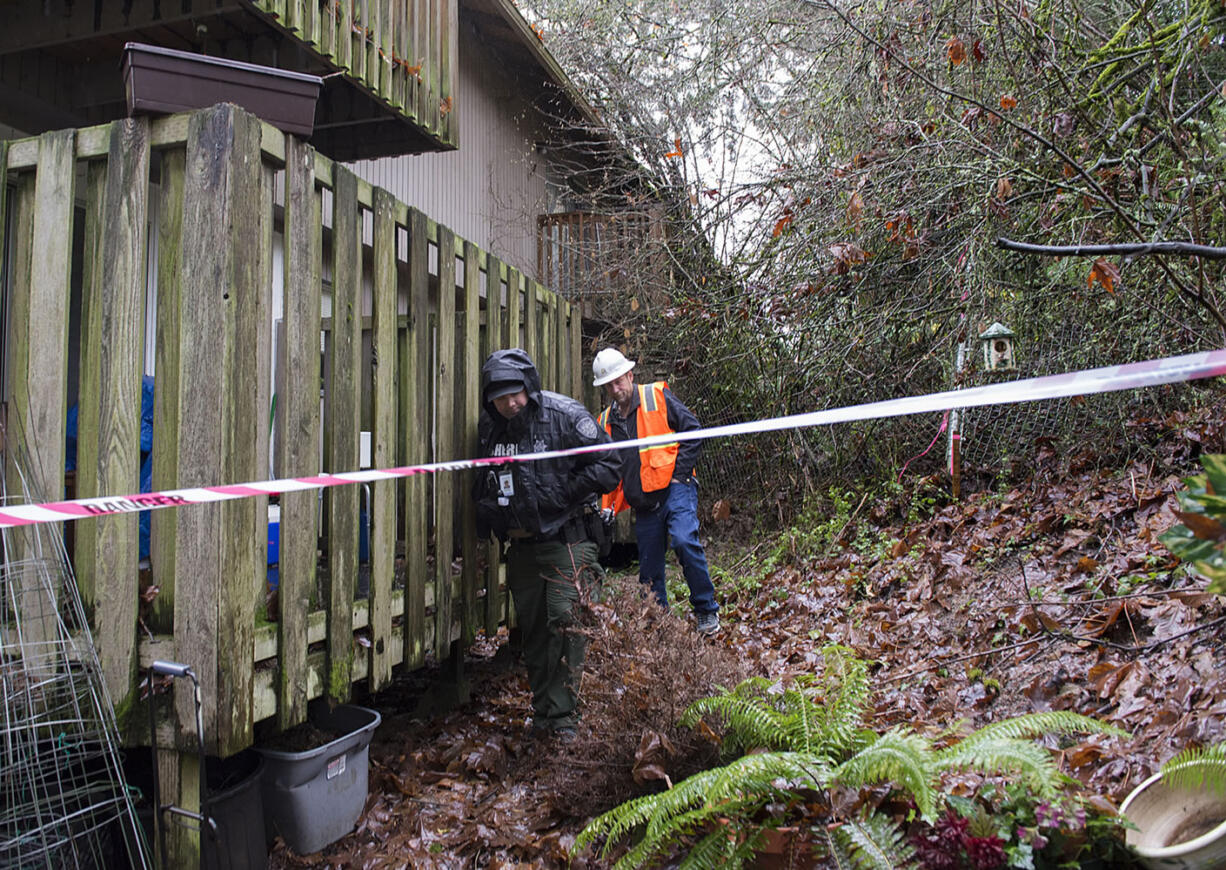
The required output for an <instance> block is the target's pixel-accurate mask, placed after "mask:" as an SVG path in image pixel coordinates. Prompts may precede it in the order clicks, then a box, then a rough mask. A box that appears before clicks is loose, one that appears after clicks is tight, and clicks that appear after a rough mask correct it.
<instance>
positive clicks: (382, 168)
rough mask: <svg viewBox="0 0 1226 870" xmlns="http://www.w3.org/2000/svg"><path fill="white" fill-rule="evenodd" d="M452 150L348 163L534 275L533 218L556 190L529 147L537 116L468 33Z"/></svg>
mask: <svg viewBox="0 0 1226 870" xmlns="http://www.w3.org/2000/svg"><path fill="white" fill-rule="evenodd" d="M459 55H460V64H459V75H458V79H459V82H458V89H459V93H458V96H457V100H456V105H457V107H458V109H459V111H458V119H459V121H460V125H461V128H460V131H459V137H458V138H459V143H460V147H459V149H458V150H456V151H446V152H440V153H431V154H415V155H405V156H401V157H388V158H383V159H379V160H362V161H358V162H357V163H354V164H351V166H352V168H353V170H354V172H355V173H357V175H359V176H360V177H362V178H364V179H366V180H367V181H369V182H371V183H372V184H375V185H377V186H379V187H383V188H386V189H387V190H389V191H390V192H391V193H392V194H393V195H394V196H395V197H396V198H397V199H400V200H402V201H403V202H406V203H408V204H409V205H412V206H414V207H416V208H418V209H421V210H422V211H423V212H425V213H426V214H428V215H430V217H431V218H432V219H434V220H437V221H438V222H439V223H441V224H445V225H446V226H448V227H450V228H451V229H453V230H454V231H455V232H456V233H457V234H459V235H460V236H462V237H463V238H464V239H466V240H468V241H471V242H473V243H475V244H476V245H478V246H479V247H481V248H484V249H485V250H487V251H490V252H491V253H493V254H495V255H497V256H498V257H499V258H501V259H502V260H503V261H504V262H506V263H508V264H510V265H513V266H515V267H516V268H518V269H519V270H520V271H522V272H523V273H524V274H527V275H531V276H532V277H534V278H535V277H538V276H537V274H536V235H535V227H536V217H537V215H539V214H542V213H546V212H550V211H553V210H554V202H553V200H554V198H555V197H556V191H557V187H556V185H547V184H546V161H545V159H544V156H543V155H542V154H541V153H540V152H538V151H536V150H535V149H534V143H535V142H537V141H540V140H542V139H544V138H546V135H547V134H546V131H545V128H544V125H543V124H542V123H541V119H540V115H539V113H538V112H537V110H536V109H535V108H533V107H532V105H531V104H529V103H528V102H527V101H526V100H525V99H524V98H523V96H522V94H521V92H520V91H519V90H518V88H517V86H516V83H515V80H514V79H513V78H512V76H511V75H509V74H508V72H507V70H506V69H504V68H503V67H502V66H501V65H500V64H499V63H498V60H497V56H496V55H495V54H494V53H493V52H492V51H491V49H490V48H489V47H488V46H487V45H485V44H483V43H482V42H481V40H480V36H479V34H477V33H476V32H475V31H474V29H473V28H472V27H471V26H466V27H463V28H462V29H461V32H460V34H459Z"/></svg>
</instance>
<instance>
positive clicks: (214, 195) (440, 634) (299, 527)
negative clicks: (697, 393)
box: [0, 105, 581, 755]
mask: <svg viewBox="0 0 1226 870" xmlns="http://www.w3.org/2000/svg"><path fill="white" fill-rule="evenodd" d="M0 191H5V192H6V193H7V195H6V196H4V197H2V198H0V209H7V211H5V212H0V227H5V228H6V229H7V238H6V244H5V245H4V246H3V247H0V256H4V257H5V258H6V259H5V261H4V262H2V263H0V275H5V274H7V276H8V281H7V294H8V300H7V301H8V309H7V311H8V313H7V321H6V324H5V338H6V342H7V356H6V380H7V383H6V391H5V398H6V401H7V403H8V411H9V425H8V431H7V433H6V435H7V437H8V438H9V439H18V440H19V441H20V444H21V446H22V448H23V449H24V450H25V451H26V452H27V453H28V455H29V457H30V458H29V465H30V468H27V469H26V473H27V475H30V476H31V477H32V482H33V485H34V488H35V489H36V491H38V492H40V493H42V494H43V497H53V496H54V495H56V494H59V493H62V492H64V489H65V479H66V475H65V471H64V467H65V446H64V445H65V417H66V412H67V410H68V408H69V406H70V405H71V404H72V403H73V402H75V403H76V406H77V409H78V437H77V445H78V448H77V472H76V477H75V492H76V495H77V496H82V497H83V496H92V495H108V494H111V495H123V494H130V493H135V492H136V491H137V490H138V469H139V464H140V461H141V456H140V450H139V441H140V389H141V377H142V374H143V372H144V371H145V370H146V369H147V368H148V366H147V363H146V355H147V354H148V353H149V350H147V348H151V349H152V353H153V356H154V363H155V365H154V375H155V379H156V380H155V400H154V410H153V449H152V461H153V481H152V488H153V490H155V491H157V490H164V489H170V488H177V487H189V486H200V485H211V484H220V483H239V482H246V481H258V480H263V479H268V478H270V477H301V476H309V475H315V474H317V473H319V472H320V470H321V463H322V470H323V471H324V472H340V471H351V470H355V469H357V468H358V467H359V459H360V441H361V434H362V433H363V432H369V433H370V443H371V464H372V465H373V467H376V468H380V467H390V466H398V465H405V464H412V463H421V462H426V461H433V460H443V459H449V458H455V457H464V456H470V455H473V453H474V452H475V449H476V419H477V415H478V411H479V406H478V402H479V399H478V392H477V390H478V384H479V367H480V364H481V362H482V360H483V359H484V356H485V355H486V354H487V353H488V352H489V351H490V350H492V349H496V348H498V347H504V346H512V345H520V346H523V347H524V348H526V349H527V350H528V352H529V353H530V354H532V356H533V358H534V359H535V360H536V361H537V364H538V366H539V368H540V370H541V374H542V379H543V381H544V384H545V386H546V387H548V388H553V389H559V390H561V391H564V392H569V393H572V394H575V393H577V392H578V390H579V386H580V366H579V364H578V360H579V358H580V336H581V330H580V312H579V310H578V308H577V307H572V306H571V305H570V304H569V303H568V302H566V301H565V300H563V299H561V298H559V297H557V296H555V295H554V294H552V293H551V292H549V291H548V290H546V289H545V288H544V287H542V286H540V285H539V284H537V283H536V282H535V281H532V280H529V279H526V277H525V276H524V275H522V274H521V273H520V272H518V271H517V270H516V269H514V268H511V267H510V266H507V265H506V264H504V263H501V262H499V261H498V259H497V258H496V257H495V256H493V255H492V254H489V253H487V252H484V251H481V250H479V249H477V248H476V247H475V246H474V245H472V244H471V243H469V242H466V241H464V240H463V239H460V238H458V237H457V236H456V235H455V234H454V233H452V232H451V231H450V230H449V229H447V227H445V226H440V225H438V224H436V223H434V222H432V221H431V220H430V219H429V218H427V217H426V216H425V215H423V214H422V213H421V212H419V211H416V210H415V209H413V208H411V207H409V206H408V205H406V204H405V203H402V202H398V201H396V200H395V199H394V198H393V197H392V196H391V195H390V194H389V193H387V192H386V191H385V190H382V189H380V188H374V187H372V186H371V185H369V184H367V183H365V182H364V181H362V180H361V179H359V178H358V177H357V176H356V175H354V174H353V173H352V172H351V171H350V170H349V169H347V168H345V167H344V166H343V165H340V164H335V163H333V162H332V161H330V160H328V159H326V158H324V157H322V156H321V155H319V154H317V153H315V152H314V150H313V149H312V148H310V147H309V146H307V145H305V144H303V143H302V142H300V141H298V140H296V139H294V138H292V137H289V136H286V135H284V134H282V133H280V132H279V131H277V130H276V129H274V128H273V127H271V126H269V125H267V124H265V123H262V122H261V121H259V120H258V119H256V118H255V117H253V116H251V115H249V114H247V113H245V112H244V111H242V110H241V109H237V108H236V107H233V106H228V105H220V106H215V107H213V108H212V109H208V110H202V111H200V112H195V113H192V114H190V115H177V116H172V117H167V118H161V119H157V120H153V121H152V122H151V121H149V120H148V119H135V120H134V119H129V120H124V121H117V122H115V123H113V124H109V125H105V126H99V127H92V128H87V129H80V130H63V131H57V132H51V133H46V134H44V135H42V136H39V137H38V138H34V139H25V140H18V141H13V142H7V143H0ZM74 238H75V239H76V241H77V245H76V250H77V254H76V255H75V256H74V245H73V240H74ZM274 267H275V274H274ZM325 305H326V306H327V308H326V311H325V308H324V306H325ZM78 307H79V315H77V314H75V313H74V312H76V311H77V310H78ZM275 312H279V314H280V316H279V317H276V318H274V313H275ZM78 317H79V321H78ZM78 322H79V327H78V326H75V325H74V326H73V328H72V331H73V332H74V333H79V339H77V340H74V342H73V343H72V344H71V346H70V342H69V335H70V324H77V323H78ZM147 336H149V340H148V341H147V338H146V337H147ZM72 384H75V385H76V389H75V395H72V392H73V391H72V390H71V389H70V386H71V385H72ZM274 390H275V405H274V402H273V393H274ZM274 406H275V412H274V411H273V410H272V408H273V407H274ZM270 431H271V432H273V433H274V435H273V436H272V440H273V449H272V451H271V452H272V454H273V460H272V463H273V466H274V467H273V468H270V467H269V465H270V457H269V454H270V449H269V443H270ZM6 455H7V454H6ZM9 479H10V480H12V479H13V478H12V475H11V472H10V477H9ZM469 489H470V482H469V476H468V475H467V474H455V473H443V474H438V475H434V476H426V475H415V476H413V477H411V478H408V479H405V480H391V481H378V482H374V483H372V484H369V498H368V501H364V500H362V499H361V498H360V496H361V495H362V494H363V493H362V491H361V488H360V487H359V486H357V485H346V486H339V487H333V488H329V489H327V490H324V491H323V496H322V498H321V495H320V491H318V490H313V491H305V492H295V493H286V494H283V495H282V496H281V497H280V514H281V526H280V529H281V533H280V565H279V600H278V607H277V611H278V612H277V613H276V614H275V621H270V620H269V619H267V618H266V616H267V614H265V612H264V604H265V601H264V594H263V591H264V588H265V578H266V570H267V568H266V561H267V557H266V541H267V534H266V532H267V525H266V524H267V513H266V505H267V500H268V499H267V497H266V496H260V495H255V496H253V497H250V498H244V499H239V500H234V501H226V502H220V503H217V504H206V505H195V506H188V507H182V508H169V509H163V510H158V511H155V512H154V513H153V515H152V534H151V548H150V567H149V571H148V575H149V576H148V580H147V585H146V586H145V587H144V588H143V589H142V586H141V580H140V576H141V572H140V571H138V525H137V515H136V514H125V515H119V516H113V517H103V518H96V519H87V520H80V521H76V522H74V523H73V524H72V525H73V527H72V529H71V531H72V533H73V534H72V537H73V538H74V540H75V552H74V564H75V569H76V573H77V577H78V584H79V587H80V589H81V591H82V594H83V596H84V600H85V603H86V606H87V609H88V612H89V613H90V614H91V617H92V624H93V629H94V637H95V641H96V643H97V647H98V650H99V654H100V657H101V661H102V666H103V669H104V672H105V676H106V680H107V684H108V686H109V687H110V691H111V695H112V697H113V698H114V699H115V701H116V708H117V710H118V712H119V714H120V720H121V724H122V723H123V722H124V721H125V720H127V721H128V722H129V727H128V728H127V730H126V732H125V736H126V738H127V739H128V740H129V741H136V740H139V739H142V737H147V735H146V734H145V733H144V731H142V726H141V723H142V721H147V720H143V719H142V718H141V717H143V716H144V715H145V713H144V710H145V708H144V705H143V704H141V703H139V701H138V699H139V694H140V692H139V688H138V684H139V678H140V676H141V668H142V666H143V665H147V664H148V662H149V661H151V660H152V659H154V658H162V659H173V660H177V661H182V662H185V663H188V664H190V665H191V666H192V667H193V668H194V670H195V671H196V673H197V674H198V675H199V676H200V678H201V683H202V689H203V693H204V709H205V732H206V737H207V740H208V744H209V748H210V750H211V751H213V752H215V753H217V754H219V755H229V754H231V753H233V752H235V751H237V750H239V749H242V748H243V747H245V746H248V745H250V744H251V742H252V739H253V726H254V723H255V722H257V721H260V720H264V719H268V718H270V717H275V722H276V723H278V724H279V725H281V726H283V727H288V726H292V725H294V724H296V723H298V722H301V721H303V720H304V718H305V716H306V706H307V701H308V700H309V699H311V698H313V697H316V696H320V695H326V696H328V697H330V698H332V699H336V700H344V699H346V698H348V697H349V696H350V692H351V686H352V684H353V683H354V682H356V681H359V680H364V681H365V682H366V685H367V687H368V688H369V689H371V690H376V689H378V688H380V687H382V686H384V685H386V684H387V683H388V681H389V679H390V678H391V675H392V669H393V667H394V666H397V665H401V664H402V665H404V666H407V667H414V666H419V665H421V664H422V663H423V662H424V661H425V659H426V656H427V654H428V652H430V651H433V653H434V655H435V656H437V657H439V658H443V657H446V656H447V655H448V654H449V652H450V650H451V648H452V644H453V642H455V641H457V640H458V641H460V642H464V641H466V640H469V639H471V638H472V637H473V636H474V635H475V633H476V632H477V631H478V630H481V629H484V630H486V631H493V630H495V629H496V627H497V625H498V623H499V621H500V620H501V619H503V618H504V617H505V613H506V603H505V592H504V591H502V590H501V589H500V588H499V583H498V577H499V573H498V566H497V564H496V560H490V559H487V558H485V555H486V554H485V553H484V552H483V549H484V547H485V544H484V543H483V542H479V541H478V540H477V537H476V534H475V530H474V527H473V513H472V510H471V505H470V504H469V498H470V497H469ZM362 514H365V515H366V517H367V520H368V522H369V530H370V542H369V593H368V594H366V595H365V596H364V597H359V596H358V595H357V594H356V592H357V587H358V578H359V571H360V566H359V540H360V538H359V536H360V529H359V518H360V515H362ZM491 563H493V564H491ZM151 587H156V590H152V589H151ZM142 591H145V592H146V596H145V599H148V600H145V599H142ZM153 592H156V594H153ZM143 601H144V603H142V602H143ZM178 682H179V683H182V682H183V681H178ZM175 710H176V717H177V719H178V725H177V729H176V730H177V733H178V736H179V738H180V740H182V739H183V738H184V737H185V736H190V735H193V734H194V731H195V728H194V715H193V707H192V705H191V701H190V697H189V691H188V687H186V686H177V687H176V699H175ZM146 727H147V726H146ZM167 739H169V736H168V738H167ZM184 745H186V746H190V743H185V744H184Z"/></svg>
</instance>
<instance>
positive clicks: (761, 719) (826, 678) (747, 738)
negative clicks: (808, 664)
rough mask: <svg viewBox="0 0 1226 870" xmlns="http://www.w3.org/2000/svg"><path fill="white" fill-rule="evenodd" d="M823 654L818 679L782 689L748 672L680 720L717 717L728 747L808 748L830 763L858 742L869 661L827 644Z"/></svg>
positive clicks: (688, 721) (684, 722) (691, 724)
mask: <svg viewBox="0 0 1226 870" xmlns="http://www.w3.org/2000/svg"><path fill="white" fill-rule="evenodd" d="M822 654H823V657H824V658H825V662H826V667H825V669H824V671H823V673H822V676H821V677H820V678H819V677H817V676H814V675H812V674H806V675H803V676H801V677H798V678H797V679H796V681H795V682H794V683H793V685H792V686H791V687H790V688H788V689H782V688H780V687H779V686H778V684H775V683H771V682H770V681H768V680H765V679H763V678H761V677H750V678H749V679H747V680H745V681H744V682H742V683H741V684H740V685H738V686H737V687H736V688H735V689H733V690H732V691H731V692H728V691H723V692H721V693H720V694H718V695H714V696H712V697H710V698H702V699H700V700H698V701H696V702H694V703H693V704H691V705H690V706H689V708H687V709H686V711H685V712H684V713H683V714H682V716H681V720H680V724H681V725H682V727H687V728H692V727H694V726H695V725H697V724H698V722H699V720H700V719H702V718H703V717H704V716H713V717H716V718H718V719H720V720H721V721H722V723H723V725H724V727H725V732H726V733H725V737H724V741H725V746H727V747H728V748H730V749H733V750H741V751H748V750H752V749H759V748H762V749H773V750H779V751H791V752H810V753H814V754H819V755H823V756H825V757H826V758H827V759H828V760H829V761H830V762H831V763H833V762H835V761H837V759H838V758H840V757H842V756H843V754H844V753H846V752H848V751H854V750H855V749H858V748H860V747H861V746H862V745H863V742H864V741H863V739H862V737H861V733H860V731H859V730H858V727H857V726H859V724H860V722H861V719H862V717H863V714H864V710H865V707H866V705H867V703H868V700H869V697H870V695H871V690H870V686H869V681H868V666H867V665H866V664H865V663H864V662H863V661H861V660H860V659H858V658H856V657H855V654H854V653H853V652H852V651H851V650H850V649H848V648H846V647H841V646H829V647H826V648H825V649H824V650H822ZM873 736H875V735H873Z"/></svg>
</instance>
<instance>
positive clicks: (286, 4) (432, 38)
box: [250, 0, 459, 146]
mask: <svg viewBox="0 0 1226 870" xmlns="http://www.w3.org/2000/svg"><path fill="white" fill-rule="evenodd" d="M250 2H252V4H253V5H254V6H256V7H257V8H258V9H260V10H261V11H262V12H264V13H266V14H267V15H269V16H270V17H272V18H273V19H274V20H275V21H276V22H277V24H278V25H279V26H281V27H283V28H285V30H286V31H288V32H289V33H291V34H293V35H294V36H295V37H297V38H298V39H300V40H302V41H303V42H304V43H306V44H307V45H309V46H310V47H311V48H312V49H314V50H315V51H316V52H318V53H319V54H321V55H323V56H324V57H327V58H328V59H329V60H330V61H331V62H332V63H333V64H335V65H336V66H337V67H339V68H340V69H342V70H345V71H347V72H348V73H349V75H351V76H352V77H353V78H354V79H356V80H357V81H359V82H361V83H362V84H363V85H365V86H366V88H368V89H369V90H370V91H371V92H372V93H374V94H375V95H377V96H378V97H379V98H381V99H382V100H383V101H384V102H385V103H387V105H389V106H391V107H393V108H395V109H397V110H398V111H400V112H401V113H402V114H404V115H405V116H407V117H408V118H410V119H411V120H413V121H414V122H415V123H416V124H417V125H418V126H419V127H420V128H421V129H422V131H423V132H425V133H426V134H427V135H429V136H431V137H432V138H434V139H435V140H436V141H437V142H438V143H439V144H441V145H444V146H455V145H458V144H459V143H458V137H457V135H456V134H457V132H458V127H457V125H456V124H455V123H454V118H455V116H454V114H453V113H454V110H455V107H454V105H453V98H454V96H455V84H456V83H455V71H456V69H457V58H456V52H457V49H456V45H457V32H456V28H457V17H456V16H457V7H456V0H324V2H320V0H250Z"/></svg>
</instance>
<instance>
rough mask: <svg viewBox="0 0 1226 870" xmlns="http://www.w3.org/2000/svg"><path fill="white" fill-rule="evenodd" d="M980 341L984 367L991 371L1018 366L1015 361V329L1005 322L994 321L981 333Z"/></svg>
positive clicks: (1005, 369)
mask: <svg viewBox="0 0 1226 870" xmlns="http://www.w3.org/2000/svg"><path fill="white" fill-rule="evenodd" d="M979 342H980V343H981V344H982V345H983V367H984V368H985V369H986V370H987V371H990V372H1003V371H1012V370H1014V369H1016V368H1017V366H1016V365H1015V364H1014V362H1013V330H1011V329H1009V327H1007V326H1005V325H1004V324H1003V323H999V322H997V323H993V324H992V325H991V326H989V327H988V328H987V329H985V330H984V331H983V332H981V333H979Z"/></svg>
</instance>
